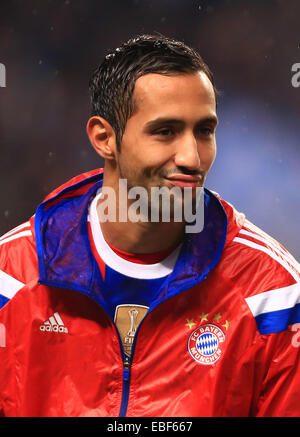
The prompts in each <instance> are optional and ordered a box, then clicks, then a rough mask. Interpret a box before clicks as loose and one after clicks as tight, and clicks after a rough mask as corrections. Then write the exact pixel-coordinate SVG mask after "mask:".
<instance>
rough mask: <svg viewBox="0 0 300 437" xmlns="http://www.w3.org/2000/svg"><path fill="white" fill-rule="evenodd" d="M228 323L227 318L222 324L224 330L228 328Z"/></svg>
mask: <svg viewBox="0 0 300 437" xmlns="http://www.w3.org/2000/svg"><path fill="white" fill-rule="evenodd" d="M229 325H230V322H228V320H226V322H225V323H224V325H222V326H224V328H226V331H227V329H228V328H229Z"/></svg>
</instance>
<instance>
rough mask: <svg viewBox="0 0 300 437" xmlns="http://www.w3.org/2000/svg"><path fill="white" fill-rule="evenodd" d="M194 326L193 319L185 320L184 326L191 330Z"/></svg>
mask: <svg viewBox="0 0 300 437" xmlns="http://www.w3.org/2000/svg"><path fill="white" fill-rule="evenodd" d="M194 325H196V323H195V322H194V319H186V324H185V326H188V327H189V328H190V329H192V327H193V326H194Z"/></svg>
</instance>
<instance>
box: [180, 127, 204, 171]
mask: <svg viewBox="0 0 300 437" xmlns="http://www.w3.org/2000/svg"><path fill="white" fill-rule="evenodd" d="M175 164H176V166H177V167H186V168H188V169H189V170H197V169H199V168H200V156H199V151H198V143H197V140H196V138H195V136H194V135H192V134H190V135H185V137H184V138H181V139H180V140H179V141H178V145H177V147H176V153H175Z"/></svg>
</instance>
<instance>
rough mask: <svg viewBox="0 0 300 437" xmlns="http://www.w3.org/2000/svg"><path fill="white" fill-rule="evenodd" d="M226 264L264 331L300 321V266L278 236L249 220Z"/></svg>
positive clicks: (226, 271) (231, 250)
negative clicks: (268, 232)
mask: <svg viewBox="0 0 300 437" xmlns="http://www.w3.org/2000/svg"><path fill="white" fill-rule="evenodd" d="M223 265H224V271H225V273H226V276H228V277H230V279H231V281H232V282H233V283H234V284H235V285H236V286H237V287H238V289H239V290H240V292H241V294H242V296H243V298H244V299H245V301H246V303H247V305H248V307H249V309H250V311H251V313H252V315H253V317H254V318H255V320H256V322H257V325H258V329H259V332H260V333H261V334H269V333H275V332H281V331H283V330H286V329H287V327H288V325H290V324H294V323H299V322H300V266H299V263H298V262H297V261H296V259H295V258H294V257H293V256H292V255H291V254H290V253H289V252H288V251H287V250H286V249H285V248H284V247H283V246H282V245H281V244H280V243H279V242H278V241H277V240H276V239H274V238H272V237H271V236H270V235H268V234H267V233H266V232H264V231H262V230H261V229H260V228H258V227H257V226H255V225H253V224H252V223H251V222H249V221H248V220H245V222H244V225H243V226H242V228H241V229H240V231H239V232H238V234H237V235H236V236H235V237H234V238H233V240H232V242H231V243H230V244H229V245H228V246H227V249H226V254H225V256H224V263H223Z"/></svg>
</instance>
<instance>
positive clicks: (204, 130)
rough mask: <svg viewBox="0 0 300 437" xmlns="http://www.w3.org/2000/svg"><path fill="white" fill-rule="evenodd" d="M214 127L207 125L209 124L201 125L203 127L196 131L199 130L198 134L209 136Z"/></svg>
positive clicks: (212, 132)
mask: <svg viewBox="0 0 300 437" xmlns="http://www.w3.org/2000/svg"><path fill="white" fill-rule="evenodd" d="M214 131H215V130H214V128H212V127H209V126H203V127H200V128H199V129H198V132H199V134H200V135H204V136H210V135H213V134H214Z"/></svg>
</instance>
